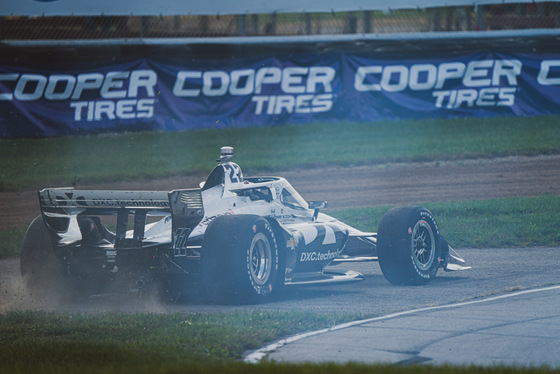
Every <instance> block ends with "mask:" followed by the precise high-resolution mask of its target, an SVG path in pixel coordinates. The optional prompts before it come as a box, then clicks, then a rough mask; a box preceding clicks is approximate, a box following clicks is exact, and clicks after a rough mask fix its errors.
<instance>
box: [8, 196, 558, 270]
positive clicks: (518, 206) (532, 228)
mask: <svg viewBox="0 0 560 374" xmlns="http://www.w3.org/2000/svg"><path fill="white" fill-rule="evenodd" d="M425 207H426V208H428V209H430V210H431V211H432V213H433V214H434V215H435V217H436V220H437V222H438V225H439V227H440V229H441V233H442V234H443V235H444V236H445V237H446V239H447V240H448V241H449V243H450V244H451V246H452V247H454V248H464V247H471V248H497V247H505V248H507V247H528V246H551V247H554V246H560V215H559V214H558V212H560V196H541V197H527V198H511V199H495V200H473V201H457V202H450V203H437V204H435V203H432V204H425ZM389 208H390V207H373V208H360V209H346V210H334V211H327V212H326V213H328V214H330V215H332V216H334V217H336V218H338V219H340V220H341V221H343V222H345V223H348V224H349V225H351V226H354V227H356V228H358V229H361V230H363V231H368V232H370V231H376V230H377V227H378V226H379V221H380V220H381V217H382V215H383V213H385V212H386V211H387V210H388V209H389ZM24 235H25V229H15V230H0V259H2V258H8V257H17V256H19V251H20V248H21V243H22V242H23V236H24Z"/></svg>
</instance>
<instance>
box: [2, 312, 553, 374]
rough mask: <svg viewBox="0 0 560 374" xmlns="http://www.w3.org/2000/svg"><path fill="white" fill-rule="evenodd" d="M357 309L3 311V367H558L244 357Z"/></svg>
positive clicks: (435, 369)
mask: <svg viewBox="0 0 560 374" xmlns="http://www.w3.org/2000/svg"><path fill="white" fill-rule="evenodd" d="M352 318H357V316H351V315H327V314H317V313H312V312H297V311H295V312H270V311H258V310H257V311H241V312H233V313H211V314H183V313H174V314H163V315H156V314H122V313H105V314H93V313H73V314H68V313H52V312H51V313H47V312H38V311H25V312H9V313H6V314H0V353H1V354H0V367H1V368H2V373H22V374H23V373H25V374H27V373H83V374H85V373H119V374H122V373H133V374H140V373H150V374H153V373H212V374H214V373H256V372H258V373H291V374H292V373H317V372H322V373H333V374H334V373H345V374H348V373H373V372H376V373H379V372H382V373H395V374H397V373H399V374H400V373H442V374H444V373H445V374H447V373H451V374H454V373H472V372H480V373H552V372H554V371H553V370H552V369H549V368H546V367H541V368H517V369H515V368H505V367H494V368H492V367H487V368H481V367H477V368H475V367H448V366H441V367H433V366H429V365H427V366H392V365H363V364H346V365H336V364H304V365H289V364H275V363H262V364H258V365H249V364H243V363H242V362H240V359H241V357H242V355H243V353H244V352H245V351H247V350H252V349H257V348H260V347H262V346H263V345H264V344H265V343H266V342H270V341H275V340H277V339H279V338H280V337H282V336H285V335H286V334H294V333H297V332H302V331H308V330H312V329H319V328H324V327H329V326H333V325H335V324H338V323H342V322H345V321H348V320H350V319H352Z"/></svg>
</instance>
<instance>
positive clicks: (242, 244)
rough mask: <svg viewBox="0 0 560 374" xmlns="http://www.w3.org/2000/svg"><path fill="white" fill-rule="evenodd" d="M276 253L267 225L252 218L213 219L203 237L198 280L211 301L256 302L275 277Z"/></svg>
mask: <svg viewBox="0 0 560 374" xmlns="http://www.w3.org/2000/svg"><path fill="white" fill-rule="evenodd" d="M278 262H279V250H278V243H277V241H276V238H275V235H274V230H273V228H272V226H271V224H270V223H269V222H268V221H267V220H266V219H265V218H262V217H259V216H256V215H228V216H220V217H217V218H215V219H214V220H213V221H212V222H211V223H210V225H209V226H208V229H207V230H206V232H205V234H204V241H203V243H202V249H201V272H202V274H201V278H202V286H203V288H204V291H205V293H206V297H207V298H208V299H209V301H211V302H215V303H224V302H225V303H228V304H251V303H260V302H263V301H265V300H266V299H268V298H269V297H270V295H271V294H272V293H273V291H274V289H275V288H276V284H277V278H278V267H279V266H278Z"/></svg>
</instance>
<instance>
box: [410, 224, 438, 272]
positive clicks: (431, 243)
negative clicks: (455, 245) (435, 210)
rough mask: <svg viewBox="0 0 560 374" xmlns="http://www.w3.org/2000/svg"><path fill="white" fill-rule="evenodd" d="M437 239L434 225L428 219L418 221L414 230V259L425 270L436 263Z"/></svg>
mask: <svg viewBox="0 0 560 374" xmlns="http://www.w3.org/2000/svg"><path fill="white" fill-rule="evenodd" d="M435 255H436V241H435V237H434V232H433V230H432V227H431V226H430V225H429V224H428V222H426V221H418V222H417V223H416V225H415V226H414V230H413V231H412V259H413V261H414V263H415V264H416V266H417V267H418V268H419V269H420V270H423V271H426V270H428V269H429V268H430V267H431V266H432V264H433V263H434V258H435Z"/></svg>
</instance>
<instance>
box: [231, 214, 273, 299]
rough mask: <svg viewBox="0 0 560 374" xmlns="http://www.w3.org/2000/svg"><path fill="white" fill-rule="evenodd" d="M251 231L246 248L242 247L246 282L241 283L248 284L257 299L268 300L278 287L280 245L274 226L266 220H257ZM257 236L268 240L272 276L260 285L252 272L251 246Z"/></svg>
mask: <svg viewBox="0 0 560 374" xmlns="http://www.w3.org/2000/svg"><path fill="white" fill-rule="evenodd" d="M249 231H250V232H249V235H248V237H247V240H246V242H245V245H244V246H243V247H244V248H243V247H242V248H243V252H244V253H245V260H244V270H245V272H244V273H245V274H244V275H245V277H246V281H243V280H241V283H246V284H247V285H248V287H249V293H251V294H254V297H255V298H256V299H261V298H266V297H268V296H269V295H270V294H271V293H272V292H273V290H274V287H275V285H276V278H277V276H278V257H279V254H278V243H277V242H276V237H275V235H274V231H273V229H272V226H271V225H270V224H269V223H268V221H267V220H266V219H264V218H259V219H258V220H256V222H254V224H253V225H251V226H250V227H249ZM259 234H262V236H260V235H259ZM257 236H259V237H260V238H263V237H264V238H266V239H267V240H268V245H269V246H270V254H271V258H270V274H269V275H268V278H267V279H266V281H265V282H264V283H263V284H259V283H261V282H259V281H258V280H257V279H255V277H254V276H253V272H252V271H251V267H252V265H251V261H252V253H251V245H252V242H253V240H254V238H255V237H257ZM239 249H241V248H239Z"/></svg>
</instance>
